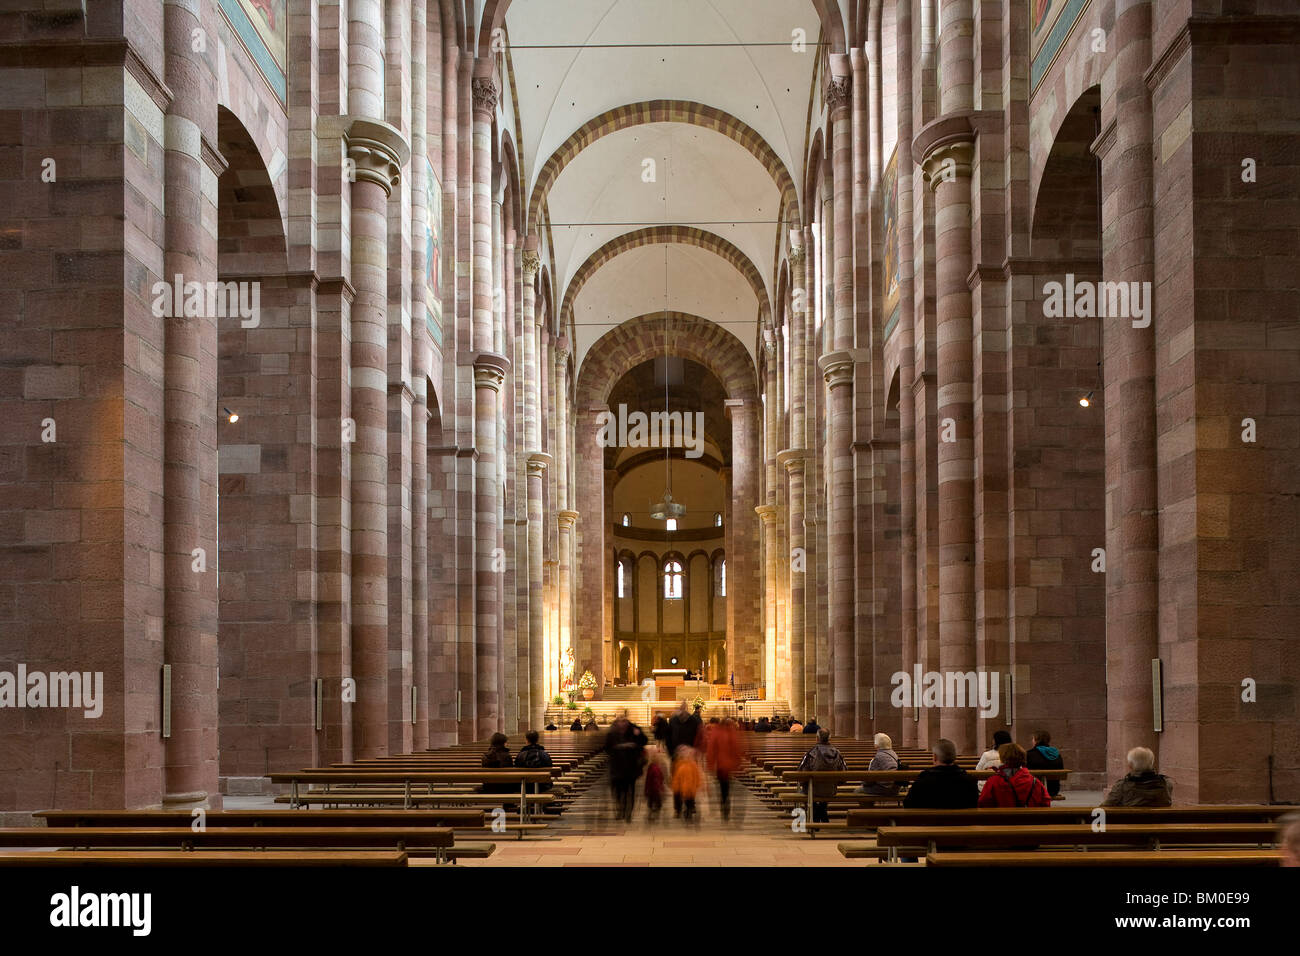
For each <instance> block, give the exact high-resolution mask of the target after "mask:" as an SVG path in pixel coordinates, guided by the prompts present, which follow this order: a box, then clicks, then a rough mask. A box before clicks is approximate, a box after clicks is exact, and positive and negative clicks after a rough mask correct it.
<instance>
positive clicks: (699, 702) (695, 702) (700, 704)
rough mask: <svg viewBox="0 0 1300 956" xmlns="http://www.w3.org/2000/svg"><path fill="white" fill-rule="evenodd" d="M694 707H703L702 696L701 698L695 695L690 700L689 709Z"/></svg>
mask: <svg viewBox="0 0 1300 956" xmlns="http://www.w3.org/2000/svg"><path fill="white" fill-rule="evenodd" d="M696 707H699V708H703V707H704V698H703V697H696V698H695V699H694V700H693V701H691V709H692V710H694V709H695V708H696Z"/></svg>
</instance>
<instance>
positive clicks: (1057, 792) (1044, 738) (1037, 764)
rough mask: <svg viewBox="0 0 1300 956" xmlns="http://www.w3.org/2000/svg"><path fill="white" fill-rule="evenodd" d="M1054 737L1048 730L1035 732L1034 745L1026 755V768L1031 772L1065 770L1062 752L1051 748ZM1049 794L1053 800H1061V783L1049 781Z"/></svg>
mask: <svg viewBox="0 0 1300 956" xmlns="http://www.w3.org/2000/svg"><path fill="white" fill-rule="evenodd" d="M1051 743H1052V735H1051V734H1050V733H1048V732H1047V731H1046V730H1039V731H1035V733H1034V736H1033V741H1032V745H1031V746H1030V748H1029V752H1028V753H1027V754H1026V755H1025V766H1026V767H1028V768H1029V769H1030V770H1064V769H1065V761H1064V760H1062V759H1061V752H1060V751H1059V750H1057V749H1056V748H1055V747H1053V746H1051ZM1047 793H1048V795H1049V796H1050V797H1051V798H1052V799H1053V800H1059V799H1060V798H1061V781H1060V780H1048V781H1047Z"/></svg>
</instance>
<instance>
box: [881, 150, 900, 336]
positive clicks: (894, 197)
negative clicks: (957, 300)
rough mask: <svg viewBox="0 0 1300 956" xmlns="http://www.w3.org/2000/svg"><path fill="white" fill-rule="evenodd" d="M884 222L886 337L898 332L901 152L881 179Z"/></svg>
mask: <svg viewBox="0 0 1300 956" xmlns="http://www.w3.org/2000/svg"><path fill="white" fill-rule="evenodd" d="M880 206H881V210H880V211H881V219H882V220H883V222H884V226H885V261H884V265H883V272H882V275H883V277H884V283H885V291H884V298H883V300H882V302H881V315H883V316H884V317H885V335H886V336H888V335H889V333H890V332H892V331H893V330H894V326H895V325H896V324H897V321H898V315H897V312H898V150H897V149H895V150H894V152H893V154H892V155H891V156H890V157H889V162H888V163H887V164H885V170H884V173H883V174H882V175H881V177H880Z"/></svg>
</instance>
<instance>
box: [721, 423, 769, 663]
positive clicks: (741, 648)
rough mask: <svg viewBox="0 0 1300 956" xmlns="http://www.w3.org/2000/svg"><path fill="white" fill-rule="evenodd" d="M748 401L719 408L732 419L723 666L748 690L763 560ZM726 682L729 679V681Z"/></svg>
mask: <svg viewBox="0 0 1300 956" xmlns="http://www.w3.org/2000/svg"><path fill="white" fill-rule="evenodd" d="M757 404H758V403H757V402H756V401H755V400H753V399H744V398H728V399H726V400H725V401H724V402H723V405H724V406H725V407H726V410H727V415H728V417H730V419H731V461H732V468H731V500H730V514H729V516H728V519H729V520H728V525H729V526H730V533H729V534H728V536H727V538H728V542H729V548H730V550H729V551H728V553H727V666H728V669H729V670H733V671H734V672H735V674H736V683H737V684H738V685H739V684H752V683H755V682H757V681H758V680H759V679H760V677H761V675H762V669H761V657H760V654H761V652H762V647H761V645H760V635H759V607H760V602H761V601H762V593H763V592H762V590H761V589H762V577H761V571H760V569H761V568H762V554H761V552H760V551H759V538H758V515H757V513H756V512H755V511H754V508H755V507H757V505H758V468H759V465H760V464H761V458H760V455H761V454H762V446H761V444H760V443H759V435H758V408H757ZM728 676H730V675H728Z"/></svg>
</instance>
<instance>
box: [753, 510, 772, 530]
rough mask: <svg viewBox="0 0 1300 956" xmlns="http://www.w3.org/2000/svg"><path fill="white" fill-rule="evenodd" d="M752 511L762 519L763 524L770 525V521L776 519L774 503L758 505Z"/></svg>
mask: <svg viewBox="0 0 1300 956" xmlns="http://www.w3.org/2000/svg"><path fill="white" fill-rule="evenodd" d="M754 512H755V514H757V515H758V516H759V517H760V518H762V519H763V524H765V525H769V526H770V525H771V524H772V522H774V521H776V513H777V507H776V505H759V506H758V507H756V508H755V509H754Z"/></svg>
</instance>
